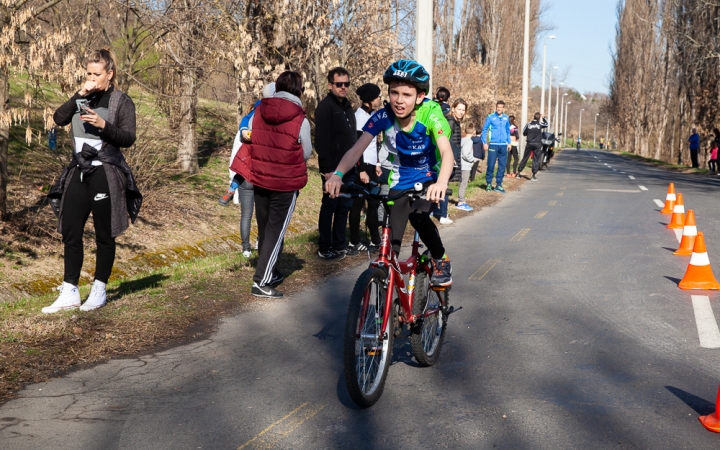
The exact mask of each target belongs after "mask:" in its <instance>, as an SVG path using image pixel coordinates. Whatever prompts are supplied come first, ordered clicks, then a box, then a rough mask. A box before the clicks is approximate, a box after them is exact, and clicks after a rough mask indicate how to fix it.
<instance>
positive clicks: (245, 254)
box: [243, 250, 252, 258]
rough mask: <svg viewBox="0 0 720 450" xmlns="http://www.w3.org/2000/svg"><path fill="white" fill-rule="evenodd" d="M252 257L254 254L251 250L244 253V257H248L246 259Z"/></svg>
mask: <svg viewBox="0 0 720 450" xmlns="http://www.w3.org/2000/svg"><path fill="white" fill-rule="evenodd" d="M250 255H252V252H250V250H245V251H244V252H243V256H244V257H246V258H249V257H250Z"/></svg>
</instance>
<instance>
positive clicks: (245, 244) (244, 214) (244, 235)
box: [237, 180, 255, 251]
mask: <svg viewBox="0 0 720 450" xmlns="http://www.w3.org/2000/svg"><path fill="white" fill-rule="evenodd" d="M237 192H238V199H239V200H240V239H242V249H243V251H250V250H252V244H251V243H250V225H251V222H252V216H253V207H254V204H255V194H254V192H253V185H252V184H250V183H248V182H247V181H246V180H243V182H242V184H240V187H238V191H237Z"/></svg>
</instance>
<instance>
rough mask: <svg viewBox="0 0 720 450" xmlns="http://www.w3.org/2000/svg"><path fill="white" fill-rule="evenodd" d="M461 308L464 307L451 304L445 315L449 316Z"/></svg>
mask: <svg viewBox="0 0 720 450" xmlns="http://www.w3.org/2000/svg"><path fill="white" fill-rule="evenodd" d="M461 309H463V307H462V306H458V307H457V308H456V307H454V306H451V307H450V309H448V310H447V312H446V313H445V315H447V316H449V315H450V314H452V313H456V312H458V311H460V310H461Z"/></svg>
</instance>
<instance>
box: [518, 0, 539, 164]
mask: <svg viewBox="0 0 720 450" xmlns="http://www.w3.org/2000/svg"><path fill="white" fill-rule="evenodd" d="M544 76H545V75H544V74H543V77H544ZM529 91H530V0H525V34H524V36H523V81H522V111H521V114H520V118H521V121H522V122H521V123H520V127H521V128H522V127H524V126H525V124H526V123H527V121H528V93H529ZM520 146H521V148H520V149H519V150H520V152H521V153H520V154H522V151H524V150H525V136H523V135H522V133H520Z"/></svg>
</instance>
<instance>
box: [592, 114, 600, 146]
mask: <svg viewBox="0 0 720 450" xmlns="http://www.w3.org/2000/svg"><path fill="white" fill-rule="evenodd" d="M599 115H600V113H597V114H595V127H594V128H593V148H595V135H596V134H597V118H598V116H599Z"/></svg>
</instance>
